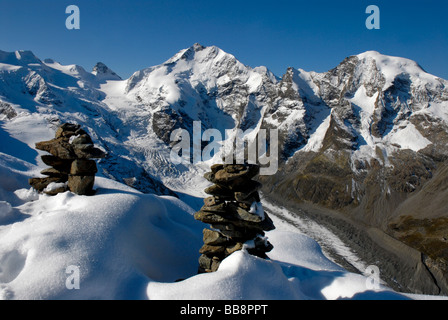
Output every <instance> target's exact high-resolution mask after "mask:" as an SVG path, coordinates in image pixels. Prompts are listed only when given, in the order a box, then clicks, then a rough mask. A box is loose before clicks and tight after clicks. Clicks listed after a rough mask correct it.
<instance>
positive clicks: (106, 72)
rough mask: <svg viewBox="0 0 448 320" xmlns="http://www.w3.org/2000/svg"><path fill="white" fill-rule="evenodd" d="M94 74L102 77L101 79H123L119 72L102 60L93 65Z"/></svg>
mask: <svg viewBox="0 0 448 320" xmlns="http://www.w3.org/2000/svg"><path fill="white" fill-rule="evenodd" d="M92 74H94V75H95V76H97V78H100V80H122V79H121V77H120V76H119V75H118V74H116V73H115V72H114V71H112V70H111V69H110V68H109V67H108V66H106V65H105V64H104V63H102V62H98V63H97V64H96V65H95V66H94V67H93V70H92Z"/></svg>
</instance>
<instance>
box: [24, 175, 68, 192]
mask: <svg viewBox="0 0 448 320" xmlns="http://www.w3.org/2000/svg"><path fill="white" fill-rule="evenodd" d="M52 182H55V183H61V182H64V181H63V179H61V178H57V177H48V178H31V179H29V180H28V183H29V184H30V185H31V186H32V187H33V188H34V189H36V190H37V191H39V192H42V191H43V190H44V189H45V188H46V187H47V186H48V185H49V184H50V183H52Z"/></svg>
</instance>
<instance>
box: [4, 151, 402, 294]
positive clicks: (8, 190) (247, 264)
mask: <svg viewBox="0 0 448 320" xmlns="http://www.w3.org/2000/svg"><path fill="white" fill-rule="evenodd" d="M0 164H1V167H0V168H2V170H3V171H2V178H5V179H7V180H8V179H9V180H10V181H17V182H14V183H7V184H2V185H0V191H1V194H2V199H10V201H11V202H8V201H7V200H1V201H0V257H1V258H0V298H2V299H276V300H277V299H338V298H367V297H369V298H378V299H382V298H387V299H389V298H391V299H401V298H405V296H403V295H400V294H397V293H394V292H392V291H390V290H389V289H387V288H385V287H380V289H378V290H371V289H369V288H368V287H367V286H366V283H368V280H369V279H368V278H366V277H364V276H361V275H355V274H350V273H348V272H346V271H345V270H343V269H342V268H341V267H339V266H337V265H336V264H334V263H333V262H331V261H330V260H328V259H327V258H326V257H325V256H324V254H323V253H322V251H321V249H320V246H319V245H318V244H317V243H316V242H315V241H314V240H312V239H311V238H309V237H307V236H305V235H303V234H300V233H298V232H292V231H291V230H285V229H282V228H278V229H277V230H274V231H272V232H268V233H267V236H268V238H269V241H270V242H271V243H272V244H273V245H274V250H273V251H272V252H271V253H270V255H271V259H270V260H264V259H260V258H257V257H254V256H251V255H249V254H248V253H247V252H245V251H244V250H243V251H240V252H236V253H234V254H232V255H231V256H229V257H228V258H227V259H225V260H224V261H223V263H222V264H221V266H220V268H219V270H218V271H217V272H216V273H211V274H200V275H198V274H197V266H198V258H199V248H200V247H201V245H202V229H203V228H204V227H206V226H205V225H204V224H202V223H200V222H198V221H196V220H195V219H194V218H193V213H194V212H195V210H193V209H192V208H191V207H190V206H188V205H187V204H186V203H184V202H182V201H181V200H178V199H176V198H173V197H169V196H163V197H161V196H155V195H149V194H142V193H140V192H138V191H136V190H134V189H132V188H129V187H127V186H124V185H122V184H120V183H117V182H114V181H111V180H109V179H105V178H99V177H97V179H96V184H95V190H96V194H95V195H94V196H91V197H87V196H77V195H75V194H73V193H71V192H65V193H62V194H58V195H57V196H54V197H51V196H47V195H37V194H36V193H35V192H32V191H31V190H30V189H29V188H27V187H26V179H27V177H30V176H32V175H33V174H34V173H35V172H37V171H38V168H37V167H36V166H34V165H32V164H29V163H27V162H24V161H21V160H19V159H17V158H14V157H11V156H8V155H6V154H3V153H0ZM11 203H14V205H11ZM73 270H75V271H76V270H77V271H78V273H73V272H74V271H73ZM76 277H78V278H76ZM181 279H183V281H180V282H176V280H181ZM73 281H75V282H76V281H78V285H79V289H77V288H76V287H75V288H73V286H71V284H72V282H73Z"/></svg>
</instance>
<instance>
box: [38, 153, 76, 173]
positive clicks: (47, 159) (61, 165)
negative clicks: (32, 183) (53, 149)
mask: <svg viewBox="0 0 448 320" xmlns="http://www.w3.org/2000/svg"><path fill="white" fill-rule="evenodd" d="M41 158H42V161H43V163H45V164H46V165H47V166H50V167H53V168H55V169H56V170H58V171H60V172H63V173H66V174H69V173H70V169H71V166H72V162H73V160H64V159H61V158H58V157H55V156H50V155H43V156H42V157H41Z"/></svg>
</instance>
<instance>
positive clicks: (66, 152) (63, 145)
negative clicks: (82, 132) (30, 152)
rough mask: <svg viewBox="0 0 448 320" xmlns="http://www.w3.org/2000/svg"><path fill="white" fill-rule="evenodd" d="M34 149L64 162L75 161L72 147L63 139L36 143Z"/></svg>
mask: <svg viewBox="0 0 448 320" xmlns="http://www.w3.org/2000/svg"><path fill="white" fill-rule="evenodd" d="M36 149H39V150H42V151H47V152H48V153H51V154H52V155H53V156H55V157H58V158H60V159H64V160H71V159H76V155H75V153H74V151H73V147H72V146H71V145H70V144H69V143H67V142H66V141H65V140H64V138H58V139H53V140H50V141H42V142H38V143H36Z"/></svg>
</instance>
